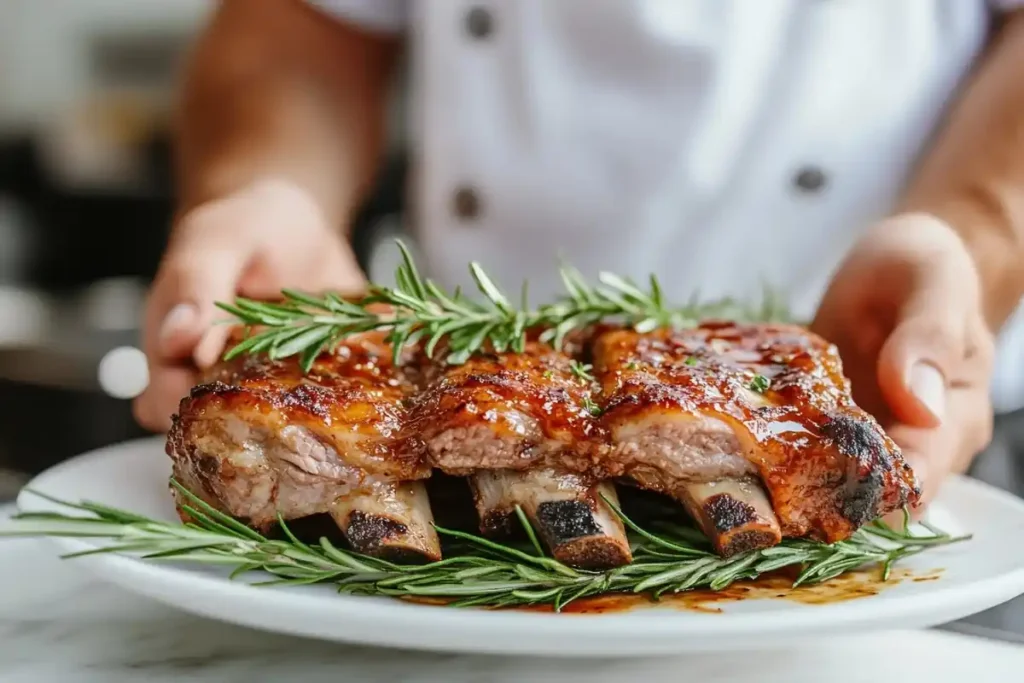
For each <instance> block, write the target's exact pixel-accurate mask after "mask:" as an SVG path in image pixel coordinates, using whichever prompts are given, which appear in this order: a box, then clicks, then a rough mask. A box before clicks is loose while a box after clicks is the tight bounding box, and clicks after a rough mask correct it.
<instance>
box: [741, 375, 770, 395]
mask: <svg viewBox="0 0 1024 683" xmlns="http://www.w3.org/2000/svg"><path fill="white" fill-rule="evenodd" d="M771 385H772V381H771V380H770V379H768V378H767V377H765V376H764V375H754V379H752V380H750V384H748V385H747V387H748V388H749V389H750V390H751V391H756V392H757V393H759V394H763V393H764V392H766V391H768V387H770V386H771Z"/></svg>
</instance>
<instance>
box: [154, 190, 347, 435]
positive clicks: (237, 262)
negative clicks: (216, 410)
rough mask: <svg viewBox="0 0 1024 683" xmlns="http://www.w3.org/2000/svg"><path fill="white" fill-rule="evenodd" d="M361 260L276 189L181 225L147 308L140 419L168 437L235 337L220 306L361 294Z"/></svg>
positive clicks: (300, 196)
mask: <svg viewBox="0 0 1024 683" xmlns="http://www.w3.org/2000/svg"><path fill="white" fill-rule="evenodd" d="M363 286H364V279H363V275H362V273H361V272H360V270H359V266H358V265H357V263H356V260H355V257H354V255H353V254H352V252H351V250H350V249H349V248H348V246H347V245H346V244H345V243H344V241H343V240H342V239H341V238H340V236H339V235H338V234H337V230H336V229H335V228H334V226H331V225H329V224H328V222H327V220H326V218H325V217H324V216H323V214H322V212H321V211H320V209H319V207H318V206H317V205H316V203H315V202H314V201H313V200H312V199H311V198H310V197H309V196H308V195H307V194H306V193H305V192H304V191H303V190H301V189H300V188H298V187H296V186H294V185H291V184H288V183H285V182H283V181H276V180H273V181H272V180H268V181H262V182H259V183H256V184H253V185H251V186H249V187H247V188H245V189H242V190H241V191H239V192H236V193H234V194H232V195H229V196H227V197H224V198H221V199H217V200H215V201H211V202H208V203H206V204H202V205H200V206H198V207H197V208H195V209H193V210H191V211H189V212H188V213H186V214H185V215H184V216H182V217H181V219H180V220H179V221H178V223H177V225H176V226H175V228H174V232H173V234H172V235H171V241H170V244H169V245H168V248H167V252H166V253H165V254H164V258H163V261H162V263H161V265H160V269H159V272H158V273H157V277H156V280H155V282H154V284H153V287H152V289H151V291H150V295H149V300H148V302H147V305H146V316H145V322H144V329H143V350H144V351H145V353H146V358H147V360H148V365H149V385H148V387H147V388H146V391H145V392H144V393H143V394H142V395H141V396H139V397H138V398H137V399H136V401H135V406H134V407H135V416H136V419H138V421H139V422H140V423H141V424H142V425H143V426H145V427H148V428H150V429H153V430H164V429H167V427H168V426H169V425H170V417H171V415H172V414H173V413H174V412H175V410H177V407H178V402H179V401H180V400H181V398H182V397H183V396H185V395H186V394H187V393H188V391H189V389H191V387H192V386H194V385H195V383H196V381H197V379H198V371H199V370H200V369H204V368H207V367H209V366H210V365H212V364H213V363H215V362H216V361H217V360H218V358H219V357H220V356H221V353H222V352H223V350H224V346H225V344H226V342H227V339H228V335H229V334H230V331H231V330H230V327H229V326H227V325H216V324H214V323H215V322H216V321H217V320H219V319H221V318H226V317H227V316H226V314H223V313H221V312H220V311H219V309H218V308H216V306H215V303H216V302H218V301H231V300H232V299H234V298H235V297H236V296H245V297H250V298H255V299H261V298H274V297H276V296H278V295H279V294H280V291H281V289H282V288H293V289H299V290H303V291H309V292H318V291H325V290H332V291H337V292H340V293H343V294H357V293H359V292H361V291H362V289H363Z"/></svg>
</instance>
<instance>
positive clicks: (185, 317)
mask: <svg viewBox="0 0 1024 683" xmlns="http://www.w3.org/2000/svg"><path fill="white" fill-rule="evenodd" d="M193 234H195V233H193ZM248 260H249V254H248V253H247V252H246V251H245V250H244V247H240V246H239V245H238V244H217V241H216V240H215V239H210V238H198V239H192V240H188V241H187V242H185V243H183V244H179V245H177V246H176V247H175V248H174V250H173V251H172V252H171V253H169V254H168V258H167V259H166V260H165V265H164V266H163V268H162V269H161V274H160V278H159V280H160V282H159V285H158V296H159V299H160V305H159V306H157V307H155V308H156V310H155V311H154V316H155V317H156V318H157V319H156V320H154V321H153V325H154V330H155V335H156V349H157V353H158V354H159V355H160V356H161V357H163V358H165V359H168V360H181V359H186V358H188V357H189V356H192V355H193V353H194V351H195V350H196V347H197V345H198V344H199V342H200V340H201V339H202V338H203V336H204V335H205V334H206V332H207V330H209V329H210V327H211V325H213V324H214V323H215V321H216V320H217V319H218V318H219V317H221V316H220V311H219V309H218V308H217V306H216V303H217V302H218V301H231V300H233V299H234V297H235V293H236V288H237V284H238V281H239V279H240V278H241V276H242V272H243V271H244V269H245V266H246V263H247V262H248ZM218 352H219V351H218ZM215 353H217V352H215ZM196 361H197V362H198V361H199V359H196ZM199 364H200V365H203V364H202V363H199Z"/></svg>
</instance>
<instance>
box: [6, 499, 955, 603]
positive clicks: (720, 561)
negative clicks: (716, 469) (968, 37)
mask: <svg viewBox="0 0 1024 683" xmlns="http://www.w3.org/2000/svg"><path fill="white" fill-rule="evenodd" d="M176 488H177V490H178V491H179V492H180V493H181V494H182V495H183V496H184V497H185V498H186V499H187V501H188V503H187V511H188V513H189V515H190V516H191V517H192V519H193V520H194V522H193V523H190V524H184V525H182V524H171V523H167V522H162V521H158V520H154V519H149V518H146V517H143V516H140V515H136V514H134V513H131V512H127V511H123V510H118V509H115V508H111V507H108V506H105V505H100V504H97V503H89V502H84V503H78V504H72V503H67V502H64V501H60V500H55V499H52V498H48V499H49V500H51V501H52V502H55V503H58V504H60V505H61V506H64V507H66V508H68V510H69V512H68V513H56V512H23V513H21V514H19V515H17V516H16V517H15V520H16V521H15V525H14V527H13V528H12V529H10V530H3V531H0V536H34V537H42V536H51V537H64V538H69V537H81V538H95V539H106V540H108V541H109V543H108V544H106V545H103V546H99V547H97V548H95V549H90V550H88V551H84V552H79V553H74V554H72V555H70V557H77V556H81V555H90V554H97V553H126V554H131V555H134V556H138V557H141V558H142V559H145V560H148V561H155V562H156V561H161V562H166V561H174V562H191V563H198V564H214V565H223V566H226V567H230V568H232V572H231V578H237V577H239V576H242V575H246V574H250V573H252V572H257V571H260V572H264V573H265V574H267V575H269V578H267V579H262V580H259V581H256V582H255V585H281V584H286V585H296V584H312V583H328V584H333V585H334V586H336V588H337V590H338V592H339V593H348V594H355V595H383V596H392V597H400V598H441V599H445V600H447V601H448V602H447V603H446V604H448V605H450V606H479V607H514V606H525V605H549V606H551V607H552V608H553V609H554V610H556V611H558V610H561V609H562V608H564V607H565V606H566V605H568V604H570V603H571V602H573V601H575V600H579V599H581V598H586V597H592V596H595V595H601V594H605V593H612V592H625V593H639V594H645V595H647V596H650V597H651V598H652V599H656V598H657V597H658V596H660V595H663V594H666V593H676V592H681V591H686V590H690V589H694V588H710V589H712V590H721V589H723V588H725V587H726V586H728V585H730V584H732V583H733V582H735V581H739V580H743V579H753V578H756V577H758V576H760V575H761V574H764V573H766V572H772V571H777V570H779V569H783V568H786V567H799V568H800V571H799V574H798V576H797V578H796V579H795V581H794V585H801V584H811V583H817V582H821V581H825V580H828V579H830V578H832V577H835V576H838V575H839V574H842V573H844V572H847V571H851V570H853V569H858V568H860V567H864V566H867V565H877V566H880V567H881V571H882V573H881V576H880V578H881V579H882V580H885V579H886V578H888V574H889V571H890V569H891V567H892V565H893V564H894V563H896V562H897V561H899V560H901V559H903V558H906V557H908V556H911V555H914V554H916V553H919V552H922V551H924V550H926V549H928V548H932V547H935V546H940V545H947V544H950V543H955V542H957V541H961V540H965V539H966V538H967V537H953V536H950V535H949V534H946V533H945V532H943V531H941V530H938V529H935V528H927V529H926V530H927V533H926V534H923V535H919V534H916V533H914V532H913V531H912V530H911V529H910V527H909V525H906V524H905V525H904V527H903V528H902V529H894V528H892V527H890V526H888V525H886V524H885V523H884V522H875V523H873V524H869V525H867V526H865V527H864V528H862V529H860V530H858V531H857V532H856V533H855V534H854V535H853V536H852V537H851V538H850V539H849V540H847V541H843V542H841V543H835V544H832V545H825V544H822V543H816V542H813V541H805V540H791V539H787V540H784V541H783V542H782V543H781V544H780V545H778V546H776V547H774V548H767V549H764V550H758V551H752V552H748V553H743V554H740V555H737V556H734V557H731V558H720V557H718V556H717V555H714V554H712V553H711V552H710V551H709V550H708V545H707V543H706V540H705V539H702V538H700V537H699V536H698V535H697V534H696V532H695V531H694V530H693V529H692V528H689V527H679V526H677V525H674V524H671V523H666V524H664V525H659V531H658V532H657V533H655V532H652V531H650V530H648V529H644V528H642V527H640V526H638V525H637V523H636V522H634V521H633V520H631V519H629V518H628V517H626V516H625V515H624V514H623V513H622V512H621V510H619V509H618V507H616V506H614V505H613V506H612V507H613V509H614V510H615V511H616V513H617V514H619V515H620V516H621V517H622V519H623V522H624V523H625V524H626V526H627V527H628V528H629V529H630V530H631V533H630V536H631V538H630V540H631V545H632V547H633V549H634V556H635V559H634V562H633V563H632V564H630V565H627V566H624V567H619V568H617V569H612V570H610V571H606V572H589V571H583V570H577V569H573V568H571V567H568V566H566V565H564V564H561V563H560V562H558V561H556V560H554V559H552V558H550V557H546V556H545V555H544V554H543V552H542V550H541V546H540V544H539V543H538V542H537V541H536V535H535V534H533V533H532V532H533V530H532V529H531V528H530V526H529V522H527V521H526V517H525V515H523V514H521V513H520V514H519V519H520V521H521V522H522V523H523V525H524V527H525V529H526V531H527V537H528V538H529V539H531V542H530V543H529V544H527V545H525V546H523V547H518V546H515V545H512V544H502V543H497V542H495V541H491V540H488V539H485V538H481V537H478V536H475V535H473V534H468V533H465V532H462V531H457V530H453V529H445V528H438V532H439V533H440V534H441V535H442V537H443V538H444V539H445V540H446V545H447V546H448V547H447V548H446V554H447V557H446V559H444V560H440V561H438V562H433V563H429V564H426V565H419V566H413V565H410V566H405V565H397V564H394V563H391V562H387V561H384V560H379V559H376V558H372V557H367V556H364V555H359V554H356V553H353V552H350V551H348V550H345V549H342V548H338V547H336V546H335V545H334V544H332V543H331V542H330V541H328V540H327V539H326V538H321V539H320V540H319V542H318V543H314V544H306V543H303V542H301V541H299V540H298V539H297V538H296V537H295V536H294V535H293V534H292V533H291V531H290V530H289V528H288V526H287V525H286V524H285V522H284V521H283V520H279V521H280V525H281V528H282V530H283V531H284V532H285V536H286V539H285V540H276V539H268V538H266V537H264V536H262V535H260V534H258V533H256V532H255V531H253V530H251V529H249V528H247V527H245V526H242V525H241V524H239V523H238V522H237V521H235V520H233V519H232V518H230V517H228V516H227V515H224V514H223V513H221V512H218V511H217V510H215V509H214V508H212V507H210V506H209V505H208V504H206V503H205V502H203V501H202V500H201V499H199V498H197V497H195V496H194V495H192V494H190V493H189V492H188V491H187V490H186V489H184V488H183V487H181V486H177V485H176ZM609 504H611V503H610V501H609Z"/></svg>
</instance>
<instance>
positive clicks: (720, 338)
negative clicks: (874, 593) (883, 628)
mask: <svg viewBox="0 0 1024 683" xmlns="http://www.w3.org/2000/svg"><path fill="white" fill-rule="evenodd" d="M594 358H595V365H596V368H595V371H596V373H597V374H598V377H599V379H600V381H601V384H602V392H603V396H604V404H603V405H604V413H603V415H602V417H601V421H602V422H603V425H604V427H605V428H606V429H607V430H608V431H609V432H610V433H614V432H615V430H616V427H617V426H619V425H623V424H627V423H629V422H630V421H633V420H639V419H642V418H645V417H650V416H651V415H652V413H653V414H663V415H668V416H670V417H671V416H673V415H676V414H680V413H683V414H689V415H696V416H702V417H710V418H713V419H715V420H719V421H722V422H724V423H725V424H727V425H729V426H730V427H731V428H732V429H733V431H734V433H735V435H736V438H737V440H738V442H739V445H740V447H741V449H742V451H743V455H744V456H745V457H746V458H747V460H749V461H750V462H751V463H753V464H754V465H755V467H756V469H757V473H758V474H759V475H760V478H761V480H762V481H763V483H764V485H765V487H766V489H767V490H768V492H769V494H770V496H771V500H772V505H773V507H774V509H775V513H776V514H777V515H778V517H779V519H780V521H781V522H782V524H783V532H784V534H785V535H786V536H811V537H815V538H819V539H822V540H826V541H837V540H841V539H843V538H846V537H848V536H849V535H850V534H851V533H852V532H853V531H854V530H855V529H856V528H857V527H859V526H861V525H863V524H865V523H866V522H869V521H871V520H872V519H875V518H876V517H878V516H881V515H884V514H886V513H888V512H891V511H892V510H895V509H898V508H900V507H902V506H903V505H907V504H910V505H913V504H915V503H916V502H917V500H918V497H919V495H920V490H919V488H918V485H917V483H916V481H915V478H914V475H913V473H912V472H911V470H910V468H909V466H908V465H907V464H906V462H905V461H904V459H903V456H902V454H901V453H900V450H899V448H898V447H897V446H896V444H895V443H893V441H892V439H890V438H889V437H888V436H887V435H886V434H885V432H884V431H883V430H882V428H881V426H880V425H879V424H878V422H876V421H875V419H874V418H872V417H871V416H870V415H868V414H867V413H866V412H864V411H863V410H861V409H860V408H859V407H857V405H855V404H854V402H853V399H852V398H851V395H850V386H849V382H848V381H847V380H846V379H845V377H844V376H843V374H842V365H841V363H840V360H839V354H838V352H837V351H836V349H835V347H834V346H832V345H831V344H829V343H828V342H826V341H825V340H823V339H822V338H820V337H818V336H817V335H814V334H812V333H810V332H808V331H807V330H805V329H803V328H800V327H796V326H791V325H735V324H731V323H721V324H714V323H709V324H705V325H702V326H700V327H698V328H696V329H692V330H683V331H679V332H668V331H660V332H655V333H652V334H646V335H641V334H637V333H636V332H633V331H631V330H612V331H606V332H604V333H603V334H601V335H599V336H598V338H597V340H596V342H595V346H594ZM755 375H762V376H764V377H767V378H768V379H769V380H770V382H771V384H770V388H769V389H768V390H767V391H765V392H763V393H760V392H757V391H754V390H752V389H751V381H752V379H753V378H754V376H755ZM613 441H614V439H613ZM611 459H612V460H616V457H615V455H612V456H611ZM619 464H621V465H622V466H623V467H624V468H625V469H626V470H627V472H625V473H626V474H628V468H629V462H621V461H620V463H619Z"/></svg>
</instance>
